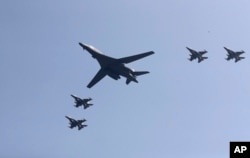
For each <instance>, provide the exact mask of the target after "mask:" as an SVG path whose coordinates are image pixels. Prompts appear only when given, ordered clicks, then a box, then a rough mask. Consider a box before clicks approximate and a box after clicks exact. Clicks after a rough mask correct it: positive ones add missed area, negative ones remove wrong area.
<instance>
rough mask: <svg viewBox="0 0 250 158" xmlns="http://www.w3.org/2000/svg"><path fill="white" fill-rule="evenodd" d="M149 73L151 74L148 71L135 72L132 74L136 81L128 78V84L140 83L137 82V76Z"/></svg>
mask: <svg viewBox="0 0 250 158" xmlns="http://www.w3.org/2000/svg"><path fill="white" fill-rule="evenodd" d="M148 73H149V72H148V71H134V72H132V74H133V75H134V80H131V79H129V78H127V80H126V84H129V83H130V82H131V81H134V82H136V83H138V81H137V80H136V76H140V75H145V74H148Z"/></svg>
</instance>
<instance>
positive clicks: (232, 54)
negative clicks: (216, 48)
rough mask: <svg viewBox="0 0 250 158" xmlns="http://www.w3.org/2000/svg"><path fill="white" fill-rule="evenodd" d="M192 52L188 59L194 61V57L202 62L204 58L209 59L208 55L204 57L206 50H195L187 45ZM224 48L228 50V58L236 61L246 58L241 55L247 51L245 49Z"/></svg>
mask: <svg viewBox="0 0 250 158" xmlns="http://www.w3.org/2000/svg"><path fill="white" fill-rule="evenodd" d="M186 48H187V49H188V50H189V52H190V53H191V54H190V58H189V59H188V60H190V61H193V60H194V59H198V63H200V62H201V61H203V60H204V59H207V58H208V57H203V56H202V55H204V54H205V53H207V51H206V50H204V51H196V50H193V49H191V48H188V47H186ZM224 49H225V50H226V51H227V58H226V60H231V59H235V62H238V61H240V60H241V59H245V57H241V56H240V55H241V54H243V53H245V52H244V51H243V50H242V51H238V52H235V51H232V50H231V49H228V48H226V47H224Z"/></svg>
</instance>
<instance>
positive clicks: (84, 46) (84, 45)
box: [79, 42, 88, 49]
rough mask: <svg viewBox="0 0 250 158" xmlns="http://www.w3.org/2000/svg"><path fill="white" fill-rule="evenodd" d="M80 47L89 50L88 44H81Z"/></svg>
mask: <svg viewBox="0 0 250 158" xmlns="http://www.w3.org/2000/svg"><path fill="white" fill-rule="evenodd" d="M79 45H80V46H81V47H82V48H83V49H87V48H88V46H87V45H86V44H82V43H80V42H79Z"/></svg>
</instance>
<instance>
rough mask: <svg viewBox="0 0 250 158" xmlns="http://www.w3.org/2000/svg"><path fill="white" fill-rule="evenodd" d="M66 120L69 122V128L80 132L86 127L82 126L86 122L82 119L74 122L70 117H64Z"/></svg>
mask: <svg viewBox="0 0 250 158" xmlns="http://www.w3.org/2000/svg"><path fill="white" fill-rule="evenodd" d="M65 117H66V118H67V119H68V120H69V125H70V126H69V128H71V129H72V128H74V127H78V130H81V129H82V128H84V127H87V126H88V125H85V124H83V123H84V122H85V121H86V120H85V119H82V120H75V119H73V118H71V117H68V116H65Z"/></svg>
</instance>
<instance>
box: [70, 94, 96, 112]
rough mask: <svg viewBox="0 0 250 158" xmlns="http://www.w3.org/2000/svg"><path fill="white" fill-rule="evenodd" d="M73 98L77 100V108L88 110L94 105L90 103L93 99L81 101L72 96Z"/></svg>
mask: <svg viewBox="0 0 250 158" xmlns="http://www.w3.org/2000/svg"><path fill="white" fill-rule="evenodd" d="M71 97H73V98H74V99H75V105H74V106H75V107H77V108H78V107H80V106H83V108H84V109H87V108H88V107H90V106H92V105H93V104H91V103H90V101H91V100H92V98H86V99H81V98H79V97H77V96H75V95H72V94H71Z"/></svg>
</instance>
